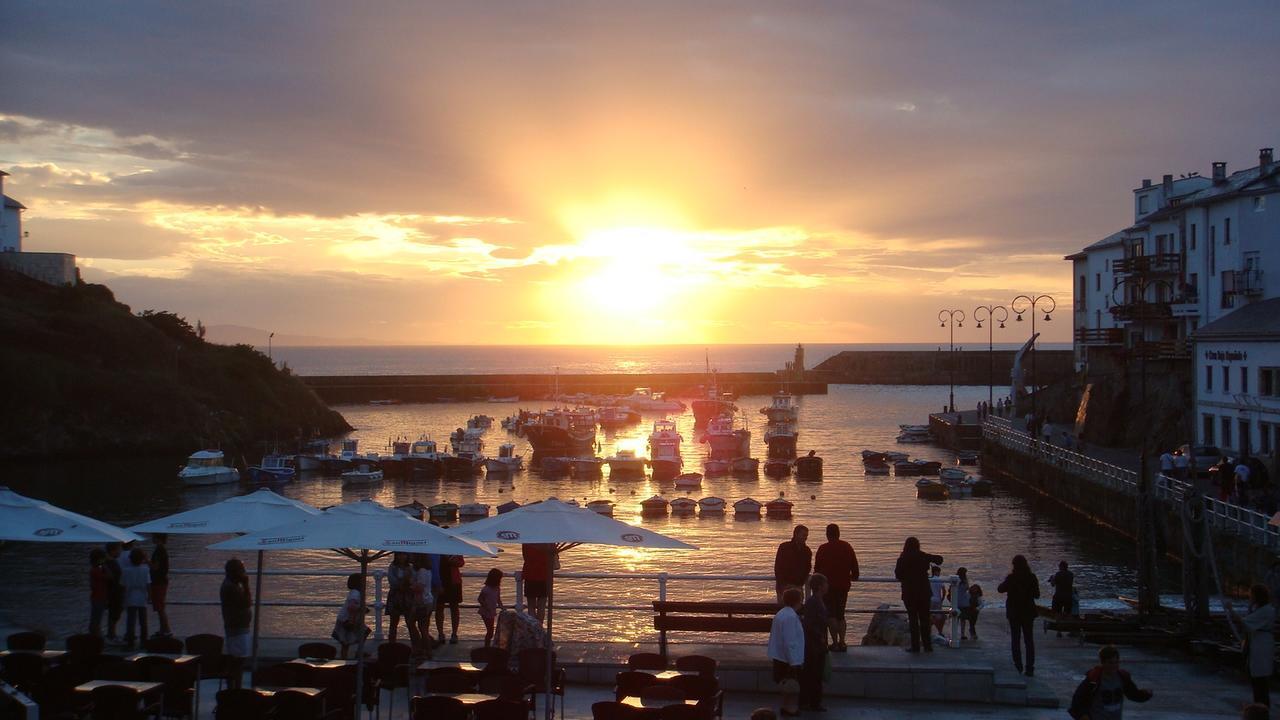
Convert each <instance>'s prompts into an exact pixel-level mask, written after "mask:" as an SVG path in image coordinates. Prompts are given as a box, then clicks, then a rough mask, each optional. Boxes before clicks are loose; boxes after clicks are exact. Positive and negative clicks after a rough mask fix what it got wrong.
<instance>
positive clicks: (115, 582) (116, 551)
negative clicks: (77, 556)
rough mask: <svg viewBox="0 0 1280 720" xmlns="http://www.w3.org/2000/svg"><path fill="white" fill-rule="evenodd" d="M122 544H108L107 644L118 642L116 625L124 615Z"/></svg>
mask: <svg viewBox="0 0 1280 720" xmlns="http://www.w3.org/2000/svg"><path fill="white" fill-rule="evenodd" d="M120 549H121V546H120V543H118V542H113V543H107V560H106V562H105V563H104V565H105V566H106V568H107V575H108V576H109V577H108V581H107V642H116V641H117V640H118V639H119V638H117V637H116V624H117V623H119V622H120V616H121V615H122V614H123V613H124V584H123V583H122V582H121V577H122V576H123V573H124V568H122V567H120Z"/></svg>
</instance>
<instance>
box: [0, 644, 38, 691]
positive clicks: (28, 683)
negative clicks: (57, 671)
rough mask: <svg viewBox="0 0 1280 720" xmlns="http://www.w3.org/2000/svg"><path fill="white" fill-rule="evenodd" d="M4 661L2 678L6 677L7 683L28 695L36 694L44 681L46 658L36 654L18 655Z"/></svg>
mask: <svg viewBox="0 0 1280 720" xmlns="http://www.w3.org/2000/svg"><path fill="white" fill-rule="evenodd" d="M3 660H4V661H3V665H0V667H2V668H3V671H0V676H3V677H4V680H5V682H7V683H9V684H10V685H12V686H14V687H16V688H18V689H19V690H21V691H23V692H24V693H27V694H28V695H31V694H33V693H35V690H36V688H37V687H39V686H40V682H41V681H42V680H43V679H44V671H45V664H44V658H42V657H40V656H39V655H36V654H28V653H16V654H13V655H6V656H5V657H4V659H3Z"/></svg>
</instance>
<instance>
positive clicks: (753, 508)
mask: <svg viewBox="0 0 1280 720" xmlns="http://www.w3.org/2000/svg"><path fill="white" fill-rule="evenodd" d="M761 507H763V505H762V504H761V503H760V501H759V500H756V499H755V498H749V497H745V498H742V499H741V500H739V501H737V502H735V503H734V504H733V514H734V515H755V516H756V517H759V516H760V508H761Z"/></svg>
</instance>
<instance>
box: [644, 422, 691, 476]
mask: <svg viewBox="0 0 1280 720" xmlns="http://www.w3.org/2000/svg"><path fill="white" fill-rule="evenodd" d="M682 440H683V438H681V437H680V433H679V432H678V431H677V430H676V424H675V423H674V422H672V421H670V420H656V421H654V423H653V432H651V433H649V466H650V467H652V468H653V478H654V479H655V480H665V479H667V478H673V477H675V476H676V475H677V474H678V473H679V472H680V470H681V468H683V467H684V459H683V458H682V457H681V456H680V443H681V441H682Z"/></svg>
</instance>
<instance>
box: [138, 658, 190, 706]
mask: <svg viewBox="0 0 1280 720" xmlns="http://www.w3.org/2000/svg"><path fill="white" fill-rule="evenodd" d="M135 664H136V665H138V666H139V667H140V668H142V676H143V679H144V680H147V681H149V682H158V683H162V684H163V685H164V697H163V700H162V701H161V711H160V714H161V715H163V716H165V717H176V718H182V717H195V696H196V692H195V683H196V674H195V669H194V668H191V667H190V666H187V665H178V664H177V663H175V662H174V661H173V658H167V657H156V656H146V657H142V658H139V659H138V661H137V663H135Z"/></svg>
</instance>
